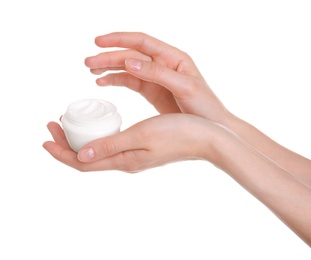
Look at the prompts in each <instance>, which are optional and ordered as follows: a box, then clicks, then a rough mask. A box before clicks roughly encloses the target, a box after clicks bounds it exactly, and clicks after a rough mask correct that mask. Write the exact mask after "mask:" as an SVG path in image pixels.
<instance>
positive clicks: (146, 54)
mask: <svg viewBox="0 0 311 260" xmlns="http://www.w3.org/2000/svg"><path fill="white" fill-rule="evenodd" d="M95 43H96V44H97V45H98V46H99V47H102V48H107V47H119V48H122V49H120V50H117V51H112V52H111V51H110V52H106V53H100V54H98V55H97V56H93V57H88V58H86V60H85V64H86V66H88V67H89V68H90V69H91V72H93V73H94V74H98V75H99V74H102V73H104V72H106V71H111V70H124V71H125V72H118V73H111V74H107V75H104V76H103V77H101V78H99V79H97V84H98V85H100V86H108V85H112V86H126V87H128V88H130V89H132V90H134V91H137V92H139V93H140V94H141V95H143V96H144V97H145V98H146V99H147V100H148V101H149V102H150V103H151V104H152V105H153V106H154V107H155V108H156V109H157V110H158V111H159V112H160V113H176V112H183V113H189V114H194V115H198V116H202V117H205V118H208V119H210V120H213V121H215V122H219V123H222V121H224V119H225V117H226V116H227V111H226V109H225V107H224V106H223V104H222V103H221V102H220V100H219V99H218V98H217V97H216V95H215V94H214V93H213V92H212V90H211V89H210V88H209V86H208V85H207V83H206V82H205V80H204V78H203V77H202V75H201V73H200V72H199V70H198V69H197V67H196V65H195V64H194V62H193V61H192V59H191V58H190V57H189V55H187V54H186V53H184V52H182V51H180V50H179V49H177V48H175V47H173V46H170V45H168V44H166V43H164V42H162V41H160V40H158V39H155V38H153V37H151V36H149V35H146V34H144V33H130V32H116V33H111V34H107V35H103V36H99V37H97V38H96V40H95Z"/></svg>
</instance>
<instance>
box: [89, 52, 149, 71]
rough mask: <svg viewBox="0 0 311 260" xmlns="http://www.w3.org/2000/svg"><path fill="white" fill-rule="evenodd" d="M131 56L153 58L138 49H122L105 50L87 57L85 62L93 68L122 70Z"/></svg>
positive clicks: (144, 58) (145, 58)
mask: <svg viewBox="0 0 311 260" xmlns="http://www.w3.org/2000/svg"><path fill="white" fill-rule="evenodd" d="M129 57H132V58H136V59H140V60H145V61H151V60H152V59H151V58H150V57H149V56H147V55H145V54H142V53H140V52H138V51H136V50H121V51H111V52H103V53H100V54H98V55H96V56H92V57H87V58H86V59H85V61H84V63H85V65H86V66H87V67H89V68H90V69H91V70H98V69H100V70H103V71H107V70H122V69H124V61H125V60H126V59H127V58H129Z"/></svg>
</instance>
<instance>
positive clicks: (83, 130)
mask: <svg viewBox="0 0 311 260" xmlns="http://www.w3.org/2000/svg"><path fill="white" fill-rule="evenodd" d="M61 122H62V126H63V129H64V132H65V135H66V138H67V141H68V143H69V145H70V147H71V148H72V150H74V151H75V152H78V151H79V150H80V149H81V148H82V147H83V146H84V145H86V144H88V143H89V142H91V141H94V140H95V139H98V138H101V137H105V136H108V135H113V134H116V133H118V132H119V131H120V126H121V122H122V120H121V116H120V115H119V113H118V112H117V108H116V107H115V106H114V105H113V104H112V103H110V102H108V101H105V100H99V99H82V100H78V101H75V102H73V103H71V104H70V105H69V106H68V108H67V111H66V113H65V114H64V115H63V116H62V119H61Z"/></svg>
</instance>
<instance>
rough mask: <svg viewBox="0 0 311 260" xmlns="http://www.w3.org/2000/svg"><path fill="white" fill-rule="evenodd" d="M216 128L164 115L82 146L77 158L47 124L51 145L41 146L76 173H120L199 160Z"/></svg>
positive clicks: (194, 119)
mask: <svg viewBox="0 0 311 260" xmlns="http://www.w3.org/2000/svg"><path fill="white" fill-rule="evenodd" d="M215 127H218V126H216V125H214V124H213V123H211V122H209V121H208V120H206V119H203V118H201V117H197V116H193V115H186V114H166V115H160V116H156V117H153V118H149V119H147V120H144V121H142V122H139V123H137V124H135V125H133V126H131V127H130V128H128V129H126V130H125V131H123V132H120V133H118V134H116V135H112V136H108V137H105V138H101V139H97V140H95V141H93V142H91V143H89V144H87V145H86V146H85V147H83V148H82V149H81V150H80V151H79V153H78V155H77V153H75V152H74V151H73V150H72V149H71V148H70V146H69V144H68V142H67V140H66V137H65V134H64V132H63V129H62V128H61V127H60V125H59V124H57V123H55V122H50V123H49V124H48V129H49V131H50V132H51V134H52V136H53V139H54V142H52V141H48V142H45V143H44V144H43V147H44V148H45V149H46V150H47V151H48V152H49V153H50V154H51V155H52V156H53V157H54V158H55V159H57V160H58V161H60V162H62V163H64V164H66V165H68V166H70V167H73V168H75V169H77V170H80V171H103V170H121V171H125V172H137V171H141V170H145V169H148V168H151V167H156V166H160V165H164V164H167V163H170V162H175V161H182V160H188V159H203V156H205V155H206V150H207V151H210V152H212V149H210V148H209V141H204V142H202V138H204V139H209V140H212V139H213V138H211V137H210V135H211V133H212V131H210V130H212V129H214V128H215Z"/></svg>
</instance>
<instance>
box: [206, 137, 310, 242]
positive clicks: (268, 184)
mask: <svg viewBox="0 0 311 260" xmlns="http://www.w3.org/2000/svg"><path fill="white" fill-rule="evenodd" d="M255 134H258V133H256V131H255ZM260 135H261V134H259V136H260ZM214 138H215V139H214V142H213V143H214V146H215V149H214V151H215V153H214V154H213V155H210V152H209V151H207V152H206V155H205V158H208V160H211V161H213V162H214V163H215V164H216V165H217V166H218V167H220V168H221V169H222V170H224V171H225V172H226V173H228V174H229V175H230V176H231V177H232V178H233V179H234V180H235V181H237V182H238V183H239V184H240V185H241V186H243V187H244V188H245V189H246V190H247V191H249V192H250V193H251V194H252V195H254V196H255V197H256V198H257V199H258V200H260V201H261V202H262V203H263V204H265V205H266V206H267V207H268V208H269V209H270V210H271V211H272V212H273V213H274V214H275V215H276V216H277V217H279V218H280V219H281V220H282V221H283V222H284V223H285V224H286V225H287V226H288V227H289V228H290V229H292V230H293V231H294V232H295V233H296V234H297V235H298V236H299V237H300V238H301V239H302V240H304V241H305V242H306V243H307V244H308V245H309V246H311V188H310V187H309V186H307V185H306V184H305V183H303V182H301V181H300V180H299V179H297V178H296V177H295V176H293V175H291V174H290V173H289V172H287V171H286V170H285V169H283V168H282V167H280V166H279V165H278V164H276V163H275V162H274V161H272V160H271V159H270V158H268V157H266V156H265V155H263V154H262V153H259V152H258V151H257V150H255V149H253V148H252V147H251V146H250V145H248V144H247V143H246V142H245V141H244V140H242V139H241V138H240V137H238V136H236V135H234V134H233V135H230V134H228V133H225V132H223V131H218V132H217V133H216V135H215V136H214ZM263 138H265V137H264V136H263ZM265 140H266V139H265ZM274 145H275V146H276V149H277V148H279V149H280V150H281V151H282V150H283V149H282V148H281V147H278V145H276V144H272V146H274ZM266 148H267V147H266ZM289 153H291V152H289ZM284 154H286V152H285V153H284ZM210 156H212V157H210ZM297 160H300V159H299V156H298V158H297ZM306 166H307V165H306ZM306 166H305V167H306Z"/></svg>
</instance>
